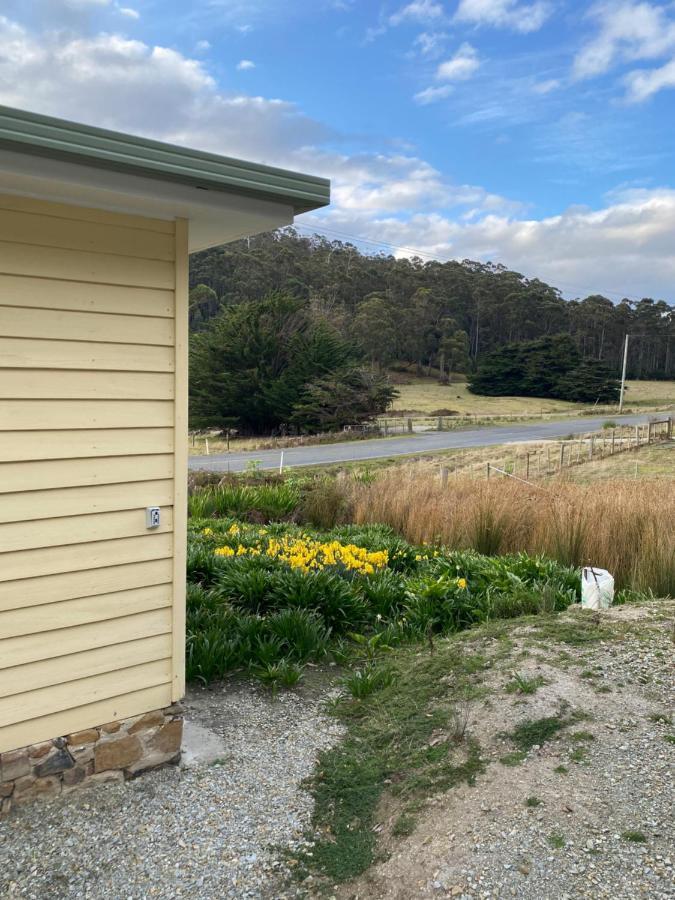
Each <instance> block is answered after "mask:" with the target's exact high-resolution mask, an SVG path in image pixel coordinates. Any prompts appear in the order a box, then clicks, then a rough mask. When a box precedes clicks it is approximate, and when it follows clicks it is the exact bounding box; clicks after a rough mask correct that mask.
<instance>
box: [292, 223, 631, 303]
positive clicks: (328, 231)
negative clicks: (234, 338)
mask: <svg viewBox="0 0 675 900" xmlns="http://www.w3.org/2000/svg"><path fill="white" fill-rule="evenodd" d="M291 227H293V228H300V229H304V230H305V231H307V232H310V233H311V234H319V233H325V234H334V235H336V236H337V237H343V238H348V239H349V240H350V241H358V242H359V243H361V244H370V245H371V246H373V247H388V248H389V249H391V250H400V251H401V252H403V253H414V254H415V255H416V256H423V257H426V258H427V259H429V260H431V261H432V262H441V263H447V262H457V261H458V260H457V259H456V257H452V256H449V257H445V258H444V257H439V256H437V255H436V254H434V253H430V252H429V251H428V250H419V249H417V248H415V247H402V246H400V245H399V244H392V243H390V242H389V241H374V240H372V238H366V237H362V236H360V235H356V234H349V233H348V232H345V231H338V230H336V229H334V228H324V226H323V225H321V226H317V227H316V228H312V227H311V226H310V225H304V224H303V223H301V222H295V223H294V224H293V225H292V226H291ZM558 283H559V284H560V285H561V286H562V287H563V288H565V289H566V290H568V289H572V290H574V291H580V292H582V293H585V294H587V295H592V294H597V293H602V294H603V295H606V296H614V297H617V298H619V299H620V300H623V299H624V298H625V299H627V300H634V301H635V302H636V303H638V302H639V301H640V300H643V299H644V297H638V296H637V295H635V294H627V293H625V291H618V290H605V291H600V292H599V291H597V290H594V289H593V288H590V287H583V286H582V285H578V284H577V285H574V284H571V283H570V282H558Z"/></svg>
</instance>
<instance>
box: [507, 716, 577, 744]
mask: <svg viewBox="0 0 675 900" xmlns="http://www.w3.org/2000/svg"><path fill="white" fill-rule="evenodd" d="M568 724H569V722H568V720H567V719H563V718H562V717H561V716H545V717H544V718H543V719H528V720H527V721H525V722H521V723H520V725H518V726H517V727H516V728H514V729H513V731H512V732H511V734H510V735H509V737H510V738H511V739H512V740H513V741H514V743H515V744H516V746H517V747H519V748H520V750H523V751H527V750H530V749H531V748H532V747H534V746H535V744H539V745H541V744H544V743H546V741H549V740H550V739H551V738H552V737H554V736H555V735H556V734H557V733H558V732H559V731H560V730H561V729H563V728H565V726H566V725H568Z"/></svg>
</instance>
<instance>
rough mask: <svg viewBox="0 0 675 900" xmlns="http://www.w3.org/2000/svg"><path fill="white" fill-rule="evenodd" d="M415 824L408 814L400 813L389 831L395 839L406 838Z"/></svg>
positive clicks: (414, 820) (415, 821) (412, 817)
mask: <svg viewBox="0 0 675 900" xmlns="http://www.w3.org/2000/svg"><path fill="white" fill-rule="evenodd" d="M416 824H417V820H416V819H415V817H414V816H411V815H409V814H408V813H401V815H400V816H399V817H398V819H397V820H396V821H395V822H394V827H393V828H392V829H391V833H392V834H393V835H394V836H395V837H408V836H409V835H411V834H412V833H413V831H414V830H415V825H416Z"/></svg>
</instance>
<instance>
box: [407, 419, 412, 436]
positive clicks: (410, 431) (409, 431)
mask: <svg viewBox="0 0 675 900" xmlns="http://www.w3.org/2000/svg"><path fill="white" fill-rule="evenodd" d="M412 433H413V424H412V419H408V434H412Z"/></svg>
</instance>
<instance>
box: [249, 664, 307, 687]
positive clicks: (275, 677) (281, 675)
mask: <svg viewBox="0 0 675 900" xmlns="http://www.w3.org/2000/svg"><path fill="white" fill-rule="evenodd" d="M253 672H254V675H255V676H256V677H257V678H259V679H260V681H262V683H263V684H264V685H266V686H267V687H269V688H272V690H273V691H274V690H276V689H277V688H278V687H285V688H291V687H295V685H296V684H297V683H298V682H299V681H300V679H301V678H302V671H301V670H300V667H299V666H298V665H297V664H296V663H294V662H291V660H289V659H282V660H280V661H279V662H275V663H267V664H266V665H263V666H260V667H258V668H256V669H254V670H253Z"/></svg>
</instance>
